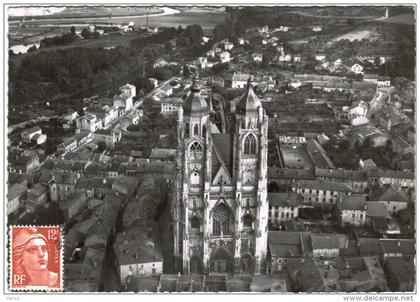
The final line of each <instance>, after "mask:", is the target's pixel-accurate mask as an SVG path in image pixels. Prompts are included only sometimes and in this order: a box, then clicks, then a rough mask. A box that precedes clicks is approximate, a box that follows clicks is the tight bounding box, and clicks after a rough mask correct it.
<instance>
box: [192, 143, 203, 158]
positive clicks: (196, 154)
mask: <svg viewBox="0 0 420 302" xmlns="http://www.w3.org/2000/svg"><path fill="white" fill-rule="evenodd" d="M189 155H190V158H195V159H200V158H201V156H202V155H203V147H202V146H201V144H200V143H199V142H194V143H192V144H191V146H190V153H189Z"/></svg>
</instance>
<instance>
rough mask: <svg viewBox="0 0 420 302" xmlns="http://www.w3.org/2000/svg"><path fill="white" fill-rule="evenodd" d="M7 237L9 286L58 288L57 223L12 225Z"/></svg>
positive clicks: (58, 231)
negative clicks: (9, 265) (50, 224)
mask: <svg viewBox="0 0 420 302" xmlns="http://www.w3.org/2000/svg"><path fill="white" fill-rule="evenodd" d="M10 238H11V242H10V248H11V267H10V274H11V276H10V282H11V284H10V288H11V289H12V290H13V289H19V290H24V289H29V290H31V289H46V290H58V289H61V288H62V281H61V280H62V278H61V273H62V263H61V262H62V261H61V242H60V240H61V238H60V227H59V226H43V227H26V226H13V227H12V229H11V237H10Z"/></svg>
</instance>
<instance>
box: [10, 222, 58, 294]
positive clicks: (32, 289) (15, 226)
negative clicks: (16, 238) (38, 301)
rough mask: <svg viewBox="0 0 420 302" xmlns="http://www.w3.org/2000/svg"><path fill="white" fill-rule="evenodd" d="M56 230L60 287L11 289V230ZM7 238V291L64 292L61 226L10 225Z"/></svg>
mask: <svg viewBox="0 0 420 302" xmlns="http://www.w3.org/2000/svg"><path fill="white" fill-rule="evenodd" d="M25 227H27V228H38V229H39V228H58V229H59V230H60V286H59V287H57V288H50V287H47V286H27V287H25V288H12V271H13V270H12V269H13V261H12V259H13V256H12V230H13V229H14V228H25ZM7 235H8V236H9V238H8V239H9V240H8V243H9V246H8V249H9V251H8V253H7V254H8V263H7V264H8V274H9V277H8V280H9V284H8V290H9V291H10V292H29V293H30V292H62V291H63V290H64V284H63V280H64V278H63V274H64V262H63V249H64V236H63V229H62V227H61V225H10V226H9V231H8V232H7Z"/></svg>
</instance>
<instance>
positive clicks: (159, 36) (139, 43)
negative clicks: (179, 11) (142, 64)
mask: <svg viewBox="0 0 420 302" xmlns="http://www.w3.org/2000/svg"><path fill="white" fill-rule="evenodd" d="M176 35H177V30H176V28H175V27H170V28H163V29H162V30H161V31H160V32H158V33H156V34H153V35H150V36H145V37H141V38H138V39H133V40H131V41H130V47H132V48H134V49H137V50H140V49H143V48H145V47H146V46H148V45H150V44H165V43H166V42H168V41H169V40H172V39H174V38H175V37H176Z"/></svg>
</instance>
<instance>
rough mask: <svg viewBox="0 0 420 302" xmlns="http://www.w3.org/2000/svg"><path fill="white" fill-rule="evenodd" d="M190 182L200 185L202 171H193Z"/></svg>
mask: <svg viewBox="0 0 420 302" xmlns="http://www.w3.org/2000/svg"><path fill="white" fill-rule="evenodd" d="M190 184H191V185H199V184H200V173H198V172H197V171H193V172H191V175H190Z"/></svg>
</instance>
